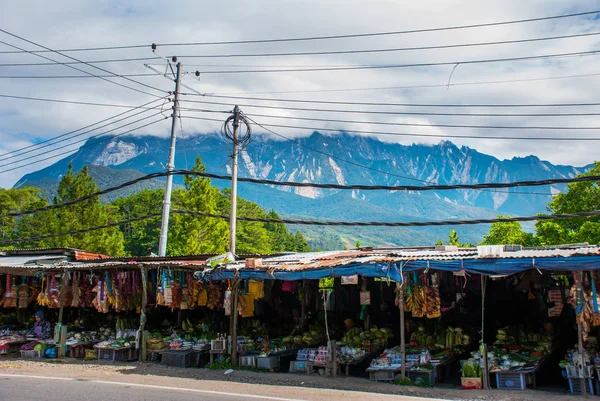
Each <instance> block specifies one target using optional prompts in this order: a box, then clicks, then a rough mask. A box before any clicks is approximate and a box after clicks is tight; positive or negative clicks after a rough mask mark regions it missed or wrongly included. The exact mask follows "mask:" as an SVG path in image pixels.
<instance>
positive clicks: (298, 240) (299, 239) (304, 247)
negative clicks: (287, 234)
mask: <svg viewBox="0 0 600 401" xmlns="http://www.w3.org/2000/svg"><path fill="white" fill-rule="evenodd" d="M294 250H295V251H296V252H310V251H311V249H310V245H308V242H306V238H304V235H302V233H301V232H300V231H297V232H296V235H295V236H294Z"/></svg>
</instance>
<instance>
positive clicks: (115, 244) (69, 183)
mask: <svg viewBox="0 0 600 401" xmlns="http://www.w3.org/2000/svg"><path fill="white" fill-rule="evenodd" d="M97 191H99V188H98V186H97V185H96V184H95V183H94V181H93V180H92V178H91V177H90V176H89V174H88V169H87V167H84V168H83V169H81V170H80V171H79V172H78V173H77V174H73V168H72V166H71V165H69V169H68V171H67V173H66V174H65V175H64V176H63V178H62V179H61V181H60V183H59V185H58V194H57V196H56V198H55V199H54V203H55V204H58V203H65V202H69V201H72V200H75V199H77V198H81V197H83V196H86V195H90V194H92V193H94V192H97ZM46 204H47V201H45V200H40V201H39V202H38V204H31V206H35V207H40V206H44V205H46ZM118 219H119V214H118V211H117V208H116V207H114V206H112V205H106V206H103V205H102V204H101V203H100V199H99V198H98V197H92V198H90V199H87V200H85V201H83V202H80V203H77V204H75V205H71V206H68V207H63V208H59V209H55V210H50V211H47V212H40V213H35V214H33V215H29V216H27V217H25V218H23V219H21V221H20V223H19V235H20V236H21V237H35V236H44V235H51V234H59V233H66V232H73V231H78V230H83V229H86V228H92V227H98V226H104V225H107V224H109V223H112V222H116V221H117V220H118ZM29 245H30V246H45V247H57V248H62V247H73V248H79V249H85V250H87V251H90V252H98V253H104V254H108V255H113V256H120V255H123V254H124V248H123V234H122V233H121V231H120V229H119V227H116V226H114V227H108V228H104V229H100V230H94V231H88V232H85V233H82V234H72V235H65V236H57V237H53V238H47V239H44V240H41V241H36V242H35V243H34V244H29Z"/></svg>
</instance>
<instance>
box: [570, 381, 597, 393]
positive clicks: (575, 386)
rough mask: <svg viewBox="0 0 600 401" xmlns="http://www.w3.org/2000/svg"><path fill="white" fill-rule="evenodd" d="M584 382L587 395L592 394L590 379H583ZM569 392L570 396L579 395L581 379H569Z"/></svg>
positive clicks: (592, 387)
mask: <svg viewBox="0 0 600 401" xmlns="http://www.w3.org/2000/svg"><path fill="white" fill-rule="evenodd" d="M585 382H586V385H587V387H586V391H587V393H588V394H594V383H593V381H592V379H585ZM569 391H570V392H571V393H572V394H581V379H580V378H570V379H569Z"/></svg>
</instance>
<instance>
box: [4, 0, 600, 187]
mask: <svg viewBox="0 0 600 401" xmlns="http://www.w3.org/2000/svg"><path fill="white" fill-rule="evenodd" d="M596 5H597V2H595V1H592V0H585V1H580V2H577V4H576V6H574V3H573V2H570V1H566V0H565V1H553V2H548V1H543V0H535V1H528V2H523V1H516V0H509V1H503V2H498V1H492V0H487V1H453V2H448V1H442V0H435V1H427V2H411V3H410V4H409V3H406V2H397V1H384V0H379V1H370V2H363V1H359V0H346V1H339V0H330V1H327V2H323V1H316V0H311V1H302V2H299V1H296V2H294V1H292V2H282V1H274V0H263V1H258V2H252V3H248V2H243V1H239V0H234V1H230V2H226V3H225V2H223V3H216V2H210V3H209V2H197V1H191V0H190V1H179V2H177V3H176V4H167V3H164V2H163V3H161V2H147V1H142V0H138V1H133V0H130V1H116V0H115V1H110V2H91V3H90V2H80V1H75V0H69V1H67V0H58V1H54V2H52V3H48V2H46V1H42V0H39V1H33V2H26V3H25V2H7V4H4V5H3V6H4V8H3V13H2V15H0V25H2V27H3V29H6V30H7V31H10V32H13V33H15V34H19V35H22V36H24V37H26V38H28V39H31V40H33V41H36V42H39V43H41V44H43V45H46V46H49V47H51V48H56V49H59V48H73V47H94V46H111V45H128V44H140V43H145V44H148V45H149V44H150V43H173V42H206V41H226V40H248V39H260V38H277V37H300V36H319V35H335V34H347V33H360V32H380V31H398V30H410V29H419V28H424V27H437V26H450V25H462V24H473V23H485V22H494V21H502V20H514V19H523V18H530V17H537V16H548V15H558V14H562V13H570V12H580V11H586V10H590V9H594V8H595V6H596ZM32 10H35V12H32ZM598 25H600V24H598V23H597V22H596V20H595V19H593V18H590V17H581V18H569V19H559V20H552V21H544V22H536V23H527V24H514V25H505V26H497V27H488V28H478V29H467V30H452V31H444V32H431V33H423V34H408V35H394V36H380V37H370V38H357V39H351V40H350V39H343V40H331V41H311V42H287V43H271V44H248V45H235V46H225V45H221V46H197V47H159V49H158V51H159V54H160V55H161V56H170V55H178V56H184V55H206V54H232V53H253V52H280V51H285V52H300V51H326V50H345V49H367V48H400V47H417V46H436V45H440V44H454V43H468V42H485V41H500V40H514V39H524V38H535V37H544V36H555V35H556V36H558V35H566V34H576V33H581V32H595V31H597V30H598ZM0 40H2V41H6V42H8V43H11V44H14V45H17V46H20V47H24V48H27V49H30V50H33V49H35V46H33V45H31V44H27V43H24V42H22V41H19V40H16V39H15V38H12V37H10V36H7V35H3V34H0ZM599 44H600V36H587V37H582V38H576V39H563V40H552V41H540V42H530V43H522V44H511V45H498V46H479V47H462V48H453V49H441V50H440V49H438V50H428V51H404V52H390V53H367V54H353V55H335V56H312V57H287V58H270V57H265V58H215V59H190V58H183V57H182V58H180V60H181V61H182V62H183V63H184V69H185V70H186V71H190V72H193V71H195V70H196V69H198V70H201V71H203V72H207V71H212V70H215V69H227V70H231V69H235V68H236V67H230V66H232V65H244V66H248V67H244V69H254V68H259V67H261V66H323V65H359V64H360V65H375V64H411V63H430V62H440V61H443V62H451V61H459V60H475V59H486V58H503V57H515V56H528V55H533V54H551V53H568V52H578V51H590V50H597V49H598V48H599V46H598V45H599ZM6 50H11V49H10V48H9V47H7V46H4V45H0V51H6ZM44 55H45V56H47V57H51V58H52V59H55V60H60V61H63V62H64V61H69V60H68V59H66V58H64V57H61V56H60V55H56V54H47V53H44ZM72 55H73V57H78V58H81V59H84V60H100V59H109V58H111V59H112V58H136V57H150V56H152V52H151V50H150V48H149V47H147V48H144V49H125V50H117V51H99V52H80V53H72ZM597 57H598V56H584V57H569V58H561V59H548V60H535V61H520V62H506V63H488V64H460V65H458V67H457V68H456V70H455V72H454V74H453V76H452V80H451V82H452V83H453V84H460V83H465V82H480V81H486V82H487V81H496V80H513V79H530V78H538V77H552V76H561V75H574V74H594V73H600V71H598V70H597V69H596V67H595V65H596V64H597ZM29 62H32V63H38V62H44V60H43V59H41V58H39V57H35V56H33V55H29V54H11V55H9V54H0V64H2V63H29ZM196 65H198V66H196ZM207 65H209V66H207ZM210 65H212V67H211V66H210ZM225 65H226V66H228V67H221V66H225ZM99 66H100V67H101V68H105V69H108V70H110V71H113V72H116V73H122V74H125V73H126V74H137V73H148V72H150V70H148V69H147V68H145V67H144V66H143V62H142V61H139V62H130V63H107V64H101V65H99ZM77 67H78V68H82V69H85V70H86V71H89V72H93V73H97V74H104V73H102V72H101V71H98V70H95V69H93V68H90V67H87V66H77ZM157 68H158V67H157ZM452 68H453V66H452V65H447V66H437V67H427V68H399V69H381V70H359V71H335V72H318V73H316V72H298V73H280V74H275V73H272V74H268V73H265V74H222V75H219V74H202V75H201V78H200V81H199V82H198V81H195V80H194V79H192V78H191V77H186V78H185V79H184V81H183V82H184V83H185V84H186V85H189V86H192V87H194V88H196V89H198V90H199V91H202V92H208V93H215V94H219V93H240V94H243V93H255V92H281V91H318V90H331V89H341V88H366V87H390V86H419V85H444V84H446V83H447V82H448V77H449V75H450V72H451V71H452ZM62 74H66V75H76V74H77V75H78V74H79V73H78V72H77V71H74V70H72V69H70V68H67V67H65V66H60V65H58V66H44V67H39V66H38V67H0V75H3V76H10V75H62ZM135 79H138V80H139V81H142V82H144V83H146V84H148V85H152V86H155V87H158V88H161V89H164V90H172V86H173V85H172V83H170V82H168V81H167V80H166V79H164V78H161V77H140V78H135ZM114 81H117V82H120V83H122V84H125V85H128V86H136V85H135V84H133V83H131V82H127V81H125V80H122V79H121V80H119V79H114ZM136 87H137V88H139V89H141V90H144V91H149V92H153V93H154V92H155V91H153V90H152V89H149V88H144V87H141V86H136ZM599 89H600V76H592V77H580V78H570V79H554V80H543V81H531V82H519V83H504V84H485V85H463V86H461V85H456V86H451V87H450V88H448V89H446V88H445V87H435V88H415V89H395V90H371V91H347V92H321V93H314V92H313V93H286V94H272V95H263V96H265V97H283V98H286V97H287V98H295V99H307V100H310V99H323V100H332V101H354V102H394V103H423V104H430V103H449V104H490V103H492V104H493V103H569V102H578V103H580V102H593V101H596V100H597V97H596V95H595V94H596V93H598V90H599ZM0 93H3V94H15V95H21V96H32V97H46V98H56V99H65V100H80V101H87V102H100V103H118V104H130V105H139V104H142V103H144V102H147V101H149V100H151V98H150V97H149V96H146V95H143V94H140V93H136V92H134V91H131V90H128V89H125V88H121V87H118V86H116V85H111V84H109V83H107V82H105V81H102V80H99V79H91V78H90V79H88V78H82V79H69V80H58V79H45V80H42V79H10V80H7V79H2V89H1V90H0ZM255 96H258V95H255ZM185 98H186V99H190V98H192V99H195V100H206V101H218V102H223V103H227V104H226V105H214V104H213V105H210V104H193V105H192V104H190V103H187V104H185V105H187V106H189V107H192V106H193V107H198V108H204V109H212V110H229V109H230V108H231V106H232V105H233V104H234V103H231V102H238V103H239V104H241V105H243V106H241V107H242V110H244V111H245V112H246V113H248V114H265V115H279V116H288V117H289V116H292V117H293V116H296V117H298V116H301V117H316V118H326V119H339V120H360V121H367V122H368V121H381V122H396V123H406V122H419V123H421V122H424V123H432V124H461V125H502V126H515V125H530V126H539V125H543V126H548V125H550V126H551V125H554V126H558V125H562V126H600V119H599V118H598V116H585V117H558V116H557V117H544V118H540V117H501V118H500V117H474V116H471V117H464V116H463V117H458V116H383V115H364V114H359V113H349V114H343V113H322V112H302V111H283V110H272V109H260V108H253V107H250V106H251V105H258V104H260V105H270V106H277V105H279V106H282V105H285V106H298V107H308V108H324V107H327V108H331V109H335V108H340V109H342V108H343V109H349V110H354V111H359V110H390V111H391V110H396V111H415V110H416V111H421V112H422V111H436V112H440V111H441V112H452V111H457V110H460V111H461V112H467V113H476V112H477V113H495V112H496V113H503V112H505V113H507V112H517V113H526V112H537V113H555V112H559V111H560V112H566V111H576V112H586V111H590V112H594V111H596V110H597V108H593V107H587V108H586V107H581V108H563V109H555V108H537V109H529V108H527V109H525V108H523V109H498V108H462V109H446V108H435V109H425V108H414V109H413V108H399V107H392V106H389V107H377V108H375V107H368V106H325V105H319V104H310V103H309V104H290V103H283V102H262V101H260V102H259V101H252V100H237V101H236V100H233V99H231V100H226V99H213V98H196V97H192V96H188V97H185ZM121 111H123V110H121V109H112V108H101V107H91V106H77V105H67V104H55V103H42V102H31V101H20V100H12V99H0V118H1V119H0V121H1V122H0V135H1V137H2V141H0V154H2V153H5V152H8V151H11V150H13V149H18V148H20V147H22V146H23V145H22V144H21V141H24V142H25V143H27V144H29V143H32V142H34V141H40V140H44V139H48V138H51V137H53V136H56V135H60V134H63V133H65V132H69V131H71V130H75V129H78V128H80V127H83V126H86V125H88V124H91V123H93V122H96V121H98V120H101V119H103V118H107V117H109V116H111V115H114V114H117V113H119V112H121ZM187 113H189V114H194V115H198V116H205V117H208V118H216V119H222V118H223V115H222V114H207V113H192V112H187ZM148 114H150V113H148ZM184 114H185V113H184ZM256 120H257V121H259V122H262V123H272V124H283V125H300V126H308V127H311V128H312V127H315V128H319V127H322V128H331V129H362V130H366V131H386V132H404V133H421V134H450V135H476V136H479V137H481V139H452V141H453V142H455V143H457V144H458V145H466V146H470V147H474V148H476V149H477V150H479V151H481V152H485V153H490V154H492V155H495V156H497V157H500V158H512V157H513V156H527V155H529V154H535V155H537V156H539V157H541V158H543V159H547V160H550V161H551V162H553V163H562V164H575V165H584V164H588V163H590V162H593V161H594V160H595V159H596V158H597V156H596V153H597V152H596V147H597V146H595V145H593V144H595V142H562V143H556V142H541V141H497V140H489V139H486V137H487V136H494V135H496V136H497V135H509V136H528V137H544V136H566V135H570V136H578V137H583V136H587V137H594V136H597V134H596V133H595V131H575V130H572V131H541V130H504V129H496V130H493V129H469V128H442V127H409V126H397V127H394V126H383V125H379V124H363V125H355V124H343V123H331V122H329V123H328V122H310V121H298V120H283V119H272V118H267V117H256ZM219 127H220V123H218V122H209V121H199V120H185V121H184V128H185V131H186V133H187V134H188V135H189V133H190V132H206V131H215V130H217V129H219ZM168 129H169V124H168V122H164V123H161V124H157V125H155V126H152V127H148V128H147V129H144V131H143V133H150V134H156V135H166V134H167V132H168ZM276 130H277V131H278V132H280V133H281V134H283V135H288V136H292V135H295V136H298V135H308V134H310V133H311V132H312V130H298V129H286V128H277V129H276ZM118 132H119V131H118ZM88 135H92V134H91V133H90V134H88ZM379 137H380V139H382V140H384V141H397V142H401V143H413V142H417V143H438V142H439V141H440V139H441V138H412V137H393V136H379ZM68 143H69V142H65V143H62V144H60V145H56V147H49V148H45V149H44V150H43V151H42V150H40V151H39V152H38V153H40V154H44V155H48V154H49V153H48V151H50V150H53V149H54V148H57V149H58V148H61V150H60V151H61V152H64V151H67V150H69V149H74V148H76V147H77V146H78V145H77V144H75V145H72V146H71V147H68V146H63V145H66V144H68ZM591 144H592V146H590V145H591ZM25 146H26V145H25ZM57 152H58V151H57ZM38 153H35V152H33V153H32V154H28V156H29V157H28V161H31V160H35V158H36V157H42V156H39V155H38ZM50 155H51V154H50ZM46 157H47V156H46ZM23 158H24V156H23ZM15 159H16V160H20V159H19V158H14V159H12V161H15ZM56 160H57V159H52V160H48V161H46V162H44V163H39V164H37V165H33V166H29V167H26V168H23V169H22V170H17V171H13V172H11V173H5V174H0V186H11V185H12V184H14V182H15V181H16V180H17V179H18V178H19V177H20V176H21V175H22V174H24V173H26V172H30V171H34V170H37V169H39V168H41V167H43V166H45V165H48V164H50V163H52V162H54V161H56ZM4 163H5V162H3V161H2V157H1V156H0V164H4ZM23 163H25V162H23ZM15 165H17V166H18V165H19V164H18V163H17V164H15Z"/></svg>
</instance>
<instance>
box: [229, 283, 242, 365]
mask: <svg viewBox="0 0 600 401" xmlns="http://www.w3.org/2000/svg"><path fill="white" fill-rule="evenodd" d="M239 291H240V280H239V279H237V280H235V281H234V282H233V294H231V298H232V305H231V313H232V314H233V316H232V319H231V320H232V324H231V365H232V366H237V365H238V352H237V323H238V302H239Z"/></svg>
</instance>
